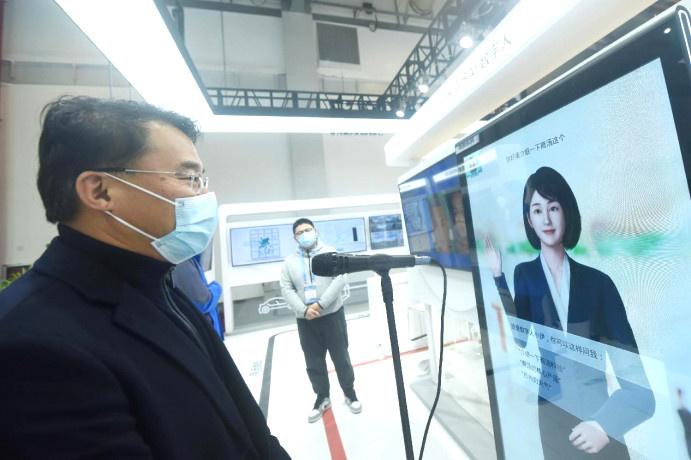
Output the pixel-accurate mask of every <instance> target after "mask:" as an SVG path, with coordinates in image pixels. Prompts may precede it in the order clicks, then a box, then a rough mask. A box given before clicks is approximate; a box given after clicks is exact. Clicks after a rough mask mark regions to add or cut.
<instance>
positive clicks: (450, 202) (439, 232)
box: [398, 155, 470, 270]
mask: <svg viewBox="0 0 691 460" xmlns="http://www.w3.org/2000/svg"><path fill="white" fill-rule="evenodd" d="M398 190H399V192H400V194H401V206H402V208H403V218H404V219H405V227H406V233H407V235H408V246H409V247H410V253H411V254H416V255H420V256H428V257H432V258H434V259H436V260H438V261H439V263H441V264H442V265H444V266H446V267H451V268H460V269H465V270H470V252H469V247H468V237H467V235H466V225H465V216H464V211H463V198H462V195H461V185H460V181H459V177H458V165H457V163H456V158H455V156H454V155H450V156H449V157H447V158H445V159H443V160H441V161H439V162H437V163H435V164H433V165H432V166H430V167H429V168H427V169H425V170H424V171H422V172H420V173H419V174H416V175H415V176H413V177H411V178H410V179H408V180H406V181H404V182H401V183H400V184H399V185H398Z"/></svg>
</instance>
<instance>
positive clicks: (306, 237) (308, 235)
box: [298, 230, 317, 248]
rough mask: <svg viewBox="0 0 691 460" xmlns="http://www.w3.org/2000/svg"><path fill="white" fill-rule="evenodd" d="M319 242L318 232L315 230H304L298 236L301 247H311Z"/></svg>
mask: <svg viewBox="0 0 691 460" xmlns="http://www.w3.org/2000/svg"><path fill="white" fill-rule="evenodd" d="M316 242H317V234H316V233H315V231H314V230H312V231H309V232H303V233H301V234H300V235H299V236H298V243H299V244H300V247H303V248H311V247H312V246H313V245H314V243H316Z"/></svg>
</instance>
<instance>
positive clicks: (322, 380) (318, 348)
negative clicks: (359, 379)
mask: <svg viewBox="0 0 691 460" xmlns="http://www.w3.org/2000/svg"><path fill="white" fill-rule="evenodd" d="M297 323H298V335H299V336H300V345H301V346H302V351H303V353H304V354H305V363H306V364H307V376H308V377H309V379H310V382H311V383H312V389H313V390H314V392H315V393H316V394H317V395H324V396H326V395H328V394H329V375H328V374H327V370H326V351H327V350H328V351H329V356H331V360H332V361H333V363H334V365H335V366H336V375H337V376H338V383H339V384H340V385H341V388H342V389H343V393H344V394H345V395H346V396H349V394H350V393H351V392H352V391H353V383H354V382H355V374H354V373H353V365H352V364H351V363H350V355H349V354H348V329H347V327H346V320H345V312H344V311H343V308H341V309H340V310H338V311H337V312H336V313H331V314H330V315H325V316H320V317H318V318H315V319H312V320H307V319H298V320H297Z"/></svg>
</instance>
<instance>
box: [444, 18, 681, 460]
mask: <svg viewBox="0 0 691 460" xmlns="http://www.w3.org/2000/svg"><path fill="white" fill-rule="evenodd" d="M680 11H683V12H685V14H687V15H688V12H687V11H686V9H684V8H683V7H680V6H677V7H676V8H675V10H674V11H670V12H668V13H663V14H662V15H660V16H659V17H658V18H657V19H655V20H653V21H651V22H650V23H648V24H646V25H644V26H642V27H641V28H640V29H637V30H636V31H634V32H632V33H631V34H629V35H628V36H626V37H624V38H622V39H621V40H620V41H619V42H616V43H615V44H613V45H611V46H610V47H608V48H607V49H605V50H603V51H602V52H600V53H598V54H597V55H595V56H593V57H592V58H591V59H590V60H589V61H587V62H586V63H584V64H582V65H581V66H579V67H578V68H576V69H574V70H572V71H571V72H570V73H568V74H567V75H566V76H564V77H562V78H560V79H559V80H558V81H556V82H554V83H552V84H550V85H548V86H547V87H545V88H544V89H542V90H540V91H539V92H538V93H535V94H534V95H532V96H531V97H530V98H527V99H525V100H523V101H521V102H520V103H519V104H517V105H515V106H514V107H512V108H511V109H510V110H508V111H506V112H504V113H502V114H501V115H500V116H498V117H497V118H496V119H494V120H492V121H491V122H490V123H488V124H487V125H486V126H485V127H483V128H482V129H481V130H479V131H477V132H475V133H473V134H472V135H473V136H478V138H479V142H478V143H477V144H475V145H472V146H471V147H468V148H467V149H463V150H461V151H458V150H460V146H461V145H462V144H463V140H461V142H459V143H458V144H457V152H456V154H457V160H458V164H459V171H461V174H460V182H461V191H462V194H463V206H464V212H465V217H466V226H467V232H468V242H469V245H470V257H471V270H472V274H473V286H474V289H475V298H476V303H477V309H478V321H479V327H480V330H481V340H482V349H483V354H484V359H485V365H486V369H487V384H488V392H489V398H490V411H491V415H492V423H493V426H494V436H495V446H496V449H497V458H499V459H503V458H506V453H505V451H504V441H503V432H502V427H501V422H500V415H499V411H498V401H497V392H496V386H495V385H496V382H495V380H494V365H493V363H492V355H491V351H490V344H489V338H488V327H487V316H486V315H487V312H486V311H485V309H484V298H483V295H482V285H481V282H480V273H479V266H478V255H477V248H478V247H477V242H476V240H475V232H474V228H473V220H472V212H471V208H470V198H469V195H468V183H467V178H466V176H465V174H464V173H463V171H464V162H465V159H466V158H467V157H468V156H470V155H472V154H474V153H476V152H478V151H481V150H483V149H485V148H486V147H488V146H489V145H491V144H493V143H495V142H497V141H499V140H501V139H502V138H504V137H506V136H508V135H510V134H512V133H514V132H516V131H518V130H519V129H522V128H524V127H527V126H529V125H530V124H532V123H534V122H536V121H537V120H539V119H541V118H544V117H546V116H548V115H550V114H552V113H553V112H555V111H556V110H558V109H560V108H562V107H564V106H566V105H568V104H570V103H572V102H574V101H576V100H578V99H581V98H582V97H584V96H586V95H588V94H590V93H592V92H593V91H595V90H597V89H598V88H601V87H603V86H605V85H607V84H608V83H611V82H612V81H614V80H616V79H618V78H620V77H622V76H623V75H626V74H628V73H629V72H631V71H633V70H635V69H637V68H639V67H641V66H643V65H645V64H647V63H648V62H650V61H652V60H655V59H658V58H659V59H660V61H661V63H662V68H663V73H664V78H665V84H666V85H667V89H668V92H669V97H670V103H671V107H672V114H673V117H674V122H675V128H676V132H677V136H678V139H679V144H680V147H681V155H682V161H683V165H684V173H685V174H686V180H687V184H689V178H690V172H691V130H689V129H688V126H691V63H690V58H691V57H690V56H689V53H688V52H687V50H686V42H685V40H684V34H685V31H684V27H683V23H682V19H681V17H680ZM667 28H670V29H671V31H670V32H669V33H668V34H665V33H664V30H665V29H667ZM687 33H688V32H687ZM687 40H689V38H688V36H687ZM689 41H690V42H691V40H689ZM669 42H671V44H670V43H669ZM683 127H687V129H686V131H684V129H683Z"/></svg>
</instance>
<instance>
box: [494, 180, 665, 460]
mask: <svg viewBox="0 0 691 460" xmlns="http://www.w3.org/2000/svg"><path fill="white" fill-rule="evenodd" d="M522 214H523V223H524V227H525V232H526V236H527V238H528V241H529V242H530V244H531V245H532V246H533V247H534V248H535V249H537V250H539V251H540V255H539V256H538V257H537V258H536V259H534V260H532V261H530V262H524V263H521V264H519V265H518V266H516V268H515V272H514V278H513V280H514V289H513V291H514V294H513V296H512V295H511V292H510V291H509V289H508V285H507V282H506V278H505V276H504V274H503V273H502V259H501V253H500V252H499V251H498V250H497V249H495V247H494V245H493V243H492V240H491V238H490V237H489V236H486V237H485V250H486V254H487V261H488V265H489V267H490V269H491V270H492V274H493V276H494V280H495V284H496V286H497V289H498V291H499V294H500V297H501V300H502V304H503V307H504V310H505V311H506V314H507V315H509V316H513V317H517V318H520V319H522V320H525V321H530V322H532V323H535V324H540V325H542V326H547V327H551V328H554V329H556V330H559V331H562V333H568V334H571V335H575V336H579V337H582V338H585V339H588V340H593V341H597V342H601V343H604V344H606V345H611V346H615V347H618V348H621V349H623V350H626V351H628V352H630V356H633V357H635V358H634V359H633V361H634V362H635V365H634V366H633V368H634V371H633V373H634V374H636V376H637V377H636V378H635V379H633V380H636V382H637V384H636V383H632V382H631V380H632V379H630V376H631V375H632V371H631V367H632V366H631V362H630V361H631V360H628V361H627V364H628V366H627V368H626V372H627V379H626V380H625V379H623V378H622V377H621V373H622V372H620V371H621V370H622V368H623V367H624V364H623V363H620V362H617V360H615V359H613V356H612V355H611V354H610V360H611V361H612V366H613V368H614V370H615V373H616V374H617V381H618V383H619V386H620V389H618V390H616V391H614V392H613V393H612V394H611V395H610V394H609V392H608V388H607V379H606V375H605V372H604V371H603V370H601V369H595V368H594V367H591V366H588V365H586V364H583V363H580V362H576V361H574V360H571V359H569V358H568V356H562V355H557V354H556V353H555V352H553V351H549V350H546V349H542V348H541V349H540V354H541V362H542V363H543V368H544V366H545V363H549V364H551V363H554V362H559V363H561V364H560V365H561V366H562V368H563V369H565V371H564V374H563V375H561V376H560V377H561V380H559V379H557V380H555V381H554V382H552V383H551V385H550V389H549V390H548V389H546V388H545V387H546V385H545V387H543V385H540V390H539V395H538V416H539V425H540V433H541V441H542V446H543V452H544V456H545V458H559V459H560V460H561V459H565V458H580V457H581V456H583V457H584V458H607V459H618V458H629V455H628V450H627V448H626V446H625V445H624V444H623V443H622V442H620V441H623V435H624V433H626V432H628V431H629V430H631V429H632V428H633V427H635V426H637V425H639V424H640V423H642V422H643V421H645V420H646V419H648V418H650V417H651V416H652V414H653V412H654V410H655V400H654V398H653V395H652V392H651V391H650V390H649V389H648V388H649V385H648V384H647V379H646V377H645V373H644V371H643V367H642V364H641V363H640V359H639V357H638V346H637V344H636V340H635V338H634V335H633V331H632V330H631V326H630V324H629V321H628V318H627V316H626V309H625V308H624V304H623V301H622V299H621V296H620V295H619V292H618V291H617V288H616V286H615V285H614V282H613V281H612V280H611V278H610V277H609V276H607V275H606V274H604V273H602V272H600V271H598V270H596V269H594V268H592V267H588V266H586V265H583V264H580V263H578V262H576V261H575V260H574V259H572V258H571V257H569V255H568V254H567V253H566V250H567V249H572V248H573V247H574V246H576V244H577V243H578V240H579V238H580V234H581V214H580V211H579V208H578V204H577V202H576V197H575V196H574V194H573V191H572V190H571V187H569V185H568V183H567V182H566V180H565V179H564V178H563V177H562V176H561V174H559V173H558V172H557V171H555V170H554V169H552V168H548V167H542V168H539V169H538V170H537V171H536V172H535V173H534V174H532V175H531V176H530V177H529V178H528V180H527V182H526V184H525V188H524V192H523V213H522ZM516 342H517V343H518V344H519V345H520V346H521V347H525V345H526V342H525V340H524V339H522V338H519V337H516ZM627 356H629V355H627ZM549 364H548V365H549ZM618 371H619V372H618ZM593 454H597V455H595V456H594V455H593Z"/></svg>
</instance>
